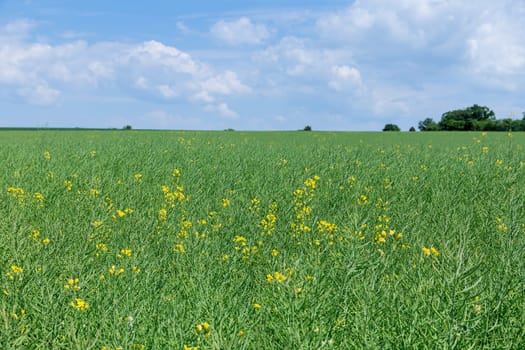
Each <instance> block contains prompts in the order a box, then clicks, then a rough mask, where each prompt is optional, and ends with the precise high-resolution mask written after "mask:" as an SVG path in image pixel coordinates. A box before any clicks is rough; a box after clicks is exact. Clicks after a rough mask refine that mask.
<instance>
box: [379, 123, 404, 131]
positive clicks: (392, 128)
mask: <svg viewBox="0 0 525 350" xmlns="http://www.w3.org/2000/svg"><path fill="white" fill-rule="evenodd" d="M383 131H401V129H400V128H399V126H397V125H396V124H386V125H385V127H384V128H383Z"/></svg>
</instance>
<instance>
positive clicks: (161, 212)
mask: <svg viewBox="0 0 525 350" xmlns="http://www.w3.org/2000/svg"><path fill="white" fill-rule="evenodd" d="M167 218H168V211H167V210H166V209H161V210H159V220H160V221H166V219H167Z"/></svg>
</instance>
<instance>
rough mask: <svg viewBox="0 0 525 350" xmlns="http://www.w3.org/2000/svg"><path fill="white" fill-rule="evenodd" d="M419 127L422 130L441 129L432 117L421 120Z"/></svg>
mask: <svg viewBox="0 0 525 350" xmlns="http://www.w3.org/2000/svg"><path fill="white" fill-rule="evenodd" d="M417 128H418V129H419V130H421V131H437V130H439V126H438V124H437V123H436V122H435V121H434V119H432V118H427V119H425V120H423V121H420V122H419V124H418V125H417Z"/></svg>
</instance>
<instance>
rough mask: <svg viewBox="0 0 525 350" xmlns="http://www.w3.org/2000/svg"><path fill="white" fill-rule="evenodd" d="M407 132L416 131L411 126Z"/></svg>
mask: <svg viewBox="0 0 525 350" xmlns="http://www.w3.org/2000/svg"><path fill="white" fill-rule="evenodd" d="M408 131H410V132H414V131H416V128H414V127H413V126H411V127H410V129H408Z"/></svg>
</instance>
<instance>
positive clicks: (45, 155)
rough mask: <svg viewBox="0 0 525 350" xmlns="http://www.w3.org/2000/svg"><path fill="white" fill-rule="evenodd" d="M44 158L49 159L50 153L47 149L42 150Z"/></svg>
mask: <svg viewBox="0 0 525 350" xmlns="http://www.w3.org/2000/svg"><path fill="white" fill-rule="evenodd" d="M44 159H46V160H50V159H51V153H49V151H45V152H44Z"/></svg>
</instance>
